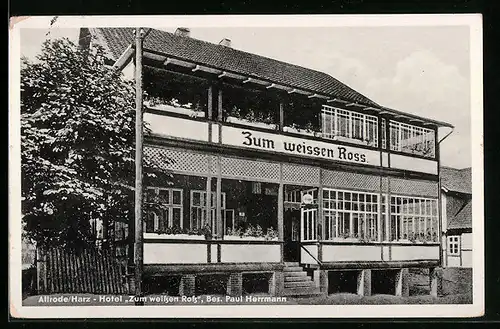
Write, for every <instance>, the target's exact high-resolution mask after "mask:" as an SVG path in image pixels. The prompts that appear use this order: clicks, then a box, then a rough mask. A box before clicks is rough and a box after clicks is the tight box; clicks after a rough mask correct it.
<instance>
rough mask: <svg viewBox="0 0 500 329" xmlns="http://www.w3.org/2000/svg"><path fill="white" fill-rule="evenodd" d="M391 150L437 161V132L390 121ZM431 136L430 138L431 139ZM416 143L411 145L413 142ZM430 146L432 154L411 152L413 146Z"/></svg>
mask: <svg viewBox="0 0 500 329" xmlns="http://www.w3.org/2000/svg"><path fill="white" fill-rule="evenodd" d="M388 128H389V150H390V151H393V152H394V151H395V152H402V153H405V154H412V155H418V156H422V157H425V158H429V159H435V158H436V154H437V150H436V131H435V130H434V129H430V128H424V127H420V126H416V125H412V124H408V123H404V122H400V121H395V120H389V127H388ZM429 136H430V137H429ZM412 140H413V141H415V140H417V141H416V142H413V143H411V141H412ZM419 144H421V145H423V146H424V145H427V144H428V145H429V147H430V150H431V151H430V154H424V153H423V152H420V151H417V150H409V149H408V148H409V147H411V146H412V145H419Z"/></svg>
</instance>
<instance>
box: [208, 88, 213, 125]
mask: <svg viewBox="0 0 500 329" xmlns="http://www.w3.org/2000/svg"><path fill="white" fill-rule="evenodd" d="M213 90H214V87H213V86H210V87H208V91H207V93H208V104H207V119H208V120H212V107H213Z"/></svg>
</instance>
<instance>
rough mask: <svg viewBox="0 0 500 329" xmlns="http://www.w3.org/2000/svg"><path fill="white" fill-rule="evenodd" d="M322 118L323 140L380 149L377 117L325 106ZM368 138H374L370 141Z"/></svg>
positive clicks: (321, 114) (322, 110)
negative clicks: (341, 141)
mask: <svg viewBox="0 0 500 329" xmlns="http://www.w3.org/2000/svg"><path fill="white" fill-rule="evenodd" d="M320 118H321V136H322V137H323V138H325V139H331V140H343V141H346V142H351V143H355V144H362V145H367V146H371V147H378V139H379V129H378V120H379V118H378V117H377V116H375V115H369V114H365V113H359V112H355V111H350V110H346V109H341V108H337V107H334V106H330V105H323V106H322V108H321V113H320ZM327 118H328V119H327ZM355 135H356V136H357V137H354V136H355ZM369 135H373V136H369ZM368 137H372V140H371V141H370V140H368Z"/></svg>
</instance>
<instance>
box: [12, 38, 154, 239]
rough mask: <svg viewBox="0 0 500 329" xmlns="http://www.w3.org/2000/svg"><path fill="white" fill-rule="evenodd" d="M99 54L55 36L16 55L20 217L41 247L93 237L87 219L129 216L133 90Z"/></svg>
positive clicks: (108, 221) (149, 169) (107, 223)
mask: <svg viewBox="0 0 500 329" xmlns="http://www.w3.org/2000/svg"><path fill="white" fill-rule="evenodd" d="M104 55H105V53H104V51H103V49H101V48H100V47H98V46H93V47H92V48H91V49H90V50H89V49H80V48H79V47H78V46H77V45H75V44H74V43H72V42H71V41H70V40H68V39H59V40H53V41H46V42H44V44H43V46H42V51H41V53H40V55H39V56H38V57H37V60H36V61H34V62H31V61H29V60H28V59H26V58H23V59H22V67H21V167H22V209H23V214H24V217H23V221H24V224H25V232H26V235H27V237H29V238H30V239H32V240H34V241H36V242H37V243H38V244H41V245H44V246H53V245H58V246H60V245H64V246H66V245H71V246H74V247H82V246H85V245H87V244H89V243H91V242H92V241H94V238H95V237H94V236H93V234H92V232H91V227H90V222H91V220H96V219H98V220H102V222H103V224H104V229H106V228H107V227H111V225H112V223H113V222H114V221H115V220H119V221H123V222H127V223H128V222H129V221H130V220H131V219H132V218H133V216H134V209H133V206H134V193H133V188H132V186H134V183H133V182H134V179H135V173H134V154H135V147H134V140H135V132H134V121H135V98H134V95H135V89H134V86H133V83H132V82H129V81H126V80H124V79H123V77H122V76H121V74H120V73H119V72H116V71H114V70H113V69H112V68H110V67H108V66H106V65H105V62H104V60H105V56H104ZM145 130H146V132H147V127H145ZM145 167H146V168H145V172H146V174H145V179H148V178H149V179H151V178H153V179H154V178H155V177H156V176H155V173H154V170H155V168H154V166H152V165H151V164H149V163H147V162H146V163H145Z"/></svg>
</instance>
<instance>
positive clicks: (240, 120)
mask: <svg viewBox="0 0 500 329" xmlns="http://www.w3.org/2000/svg"><path fill="white" fill-rule="evenodd" d="M226 122H229V123H236V124H241V125H245V126H253V127H258V128H264V129H274V130H276V129H277V125H276V124H274V123H266V122H259V121H251V120H247V119H244V118H237V117H233V116H228V117H227V119H226Z"/></svg>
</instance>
